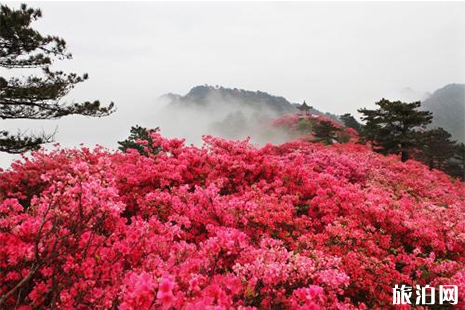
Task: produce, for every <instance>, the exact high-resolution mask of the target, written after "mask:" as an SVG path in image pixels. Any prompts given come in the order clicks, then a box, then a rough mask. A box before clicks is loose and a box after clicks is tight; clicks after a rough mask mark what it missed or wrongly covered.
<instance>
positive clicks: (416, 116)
mask: <svg viewBox="0 0 465 310" xmlns="http://www.w3.org/2000/svg"><path fill="white" fill-rule="evenodd" d="M376 105H377V106H379V108H378V109H376V110H369V109H359V110H358V112H360V113H362V114H363V117H362V120H363V121H365V122H366V125H365V126H364V128H363V130H362V139H363V140H365V141H370V142H371V143H372V145H373V149H374V150H375V151H378V152H380V153H383V154H400V155H401V160H402V161H407V159H409V154H410V153H411V151H412V150H413V149H414V148H415V147H417V146H418V145H419V141H418V139H417V138H416V135H415V132H416V131H417V130H418V129H419V128H423V127H425V126H426V125H427V124H429V123H431V119H432V113H431V112H428V111H418V110H417V109H418V108H419V107H420V105H421V103H420V102H419V101H418V102H412V103H405V102H401V101H389V100H386V99H382V100H381V101H379V102H376Z"/></svg>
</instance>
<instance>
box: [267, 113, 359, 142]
mask: <svg viewBox="0 0 465 310" xmlns="http://www.w3.org/2000/svg"><path fill="white" fill-rule="evenodd" d="M270 125H271V128H274V129H278V130H279V129H280V130H282V131H284V132H285V133H286V134H287V135H288V136H289V137H290V138H293V139H299V140H304V141H313V142H321V140H328V141H332V140H334V141H335V142H339V143H347V142H357V140H358V133H357V131H356V130H354V129H352V128H349V127H344V126H343V125H341V124H340V123H338V122H337V121H335V120H334V119H331V118H328V117H326V116H324V115H316V114H306V115H300V114H292V115H284V116H281V117H279V118H276V119H274V120H273V121H272V122H271V124H270ZM321 135H323V137H322V136H321ZM327 144H331V143H327Z"/></svg>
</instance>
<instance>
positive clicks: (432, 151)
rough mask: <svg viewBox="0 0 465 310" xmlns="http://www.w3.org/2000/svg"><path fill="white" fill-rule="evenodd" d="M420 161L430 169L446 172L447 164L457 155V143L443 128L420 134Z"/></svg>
mask: <svg viewBox="0 0 465 310" xmlns="http://www.w3.org/2000/svg"><path fill="white" fill-rule="evenodd" d="M418 139H419V144H420V145H419V150H420V153H419V154H418V156H417V157H418V159H419V160H420V161H422V162H423V163H425V164H426V165H428V167H429V168H430V169H441V170H445V167H446V163H447V162H448V160H450V159H451V158H452V157H454V155H455V153H456V141H454V140H451V134H450V133H448V132H447V131H446V130H444V129H443V128H441V127H439V128H434V129H430V130H427V131H425V132H421V133H419V134H418Z"/></svg>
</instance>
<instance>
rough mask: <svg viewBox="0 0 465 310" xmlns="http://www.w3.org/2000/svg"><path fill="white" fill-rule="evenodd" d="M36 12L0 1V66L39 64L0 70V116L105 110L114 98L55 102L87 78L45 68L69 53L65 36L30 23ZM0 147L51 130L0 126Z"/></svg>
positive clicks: (10, 147) (27, 143) (34, 139)
mask: <svg viewBox="0 0 465 310" xmlns="http://www.w3.org/2000/svg"><path fill="white" fill-rule="evenodd" d="M40 17H42V13H41V11H40V10H38V9H32V8H28V7H27V6H26V5H25V4H22V5H21V8H20V9H18V10H15V9H10V8H9V7H8V6H6V5H2V6H1V7H0V67H3V68H6V69H20V68H40V69H41V71H42V74H41V75H40V76H37V75H30V76H27V77H13V78H8V79H7V78H4V77H1V76H0V118H1V119H57V118H61V117H63V116H66V115H72V114H78V115H85V116H96V117H101V116H106V115H109V114H111V113H112V112H113V111H114V104H113V103H111V104H110V105H109V106H107V107H102V106H101V104H100V102H99V101H98V100H96V101H93V102H83V103H71V104H66V103H60V99H61V98H63V97H64V96H65V95H67V94H68V93H69V91H70V90H71V89H73V88H74V86H75V85H76V84H78V83H81V82H83V81H85V80H86V79H87V78H88V75H87V74H83V75H82V76H80V75H77V74H76V73H64V72H62V71H52V70H50V65H51V64H52V63H53V61H54V60H55V59H59V60H63V59H71V57H72V56H71V54H70V53H67V51H66V42H65V41H64V40H63V39H62V38H59V37H56V36H50V35H42V34H40V33H39V32H37V31H36V30H34V29H33V28H31V23H32V22H33V21H36V20H37V19H39V18H40ZM0 134H1V135H0V151H3V152H9V153H19V152H23V151H27V150H31V149H36V148H38V147H39V146H40V144H42V143H46V142H50V141H51V140H52V138H53V135H46V134H42V135H41V136H26V135H25V134H24V133H18V135H11V134H9V133H8V132H7V131H3V130H2V131H0Z"/></svg>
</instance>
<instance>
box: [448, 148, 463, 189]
mask: <svg viewBox="0 0 465 310" xmlns="http://www.w3.org/2000/svg"><path fill="white" fill-rule="evenodd" d="M444 170H445V171H446V172H447V173H448V174H449V175H451V176H453V177H456V178H460V179H461V180H462V181H465V144H463V143H460V144H456V145H455V149H454V155H453V156H452V157H451V158H449V160H448V161H447V162H446V165H445V169H444Z"/></svg>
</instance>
